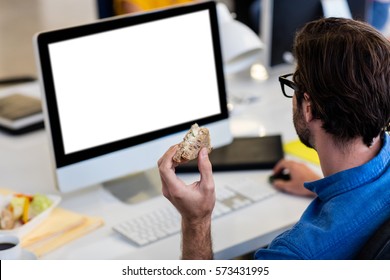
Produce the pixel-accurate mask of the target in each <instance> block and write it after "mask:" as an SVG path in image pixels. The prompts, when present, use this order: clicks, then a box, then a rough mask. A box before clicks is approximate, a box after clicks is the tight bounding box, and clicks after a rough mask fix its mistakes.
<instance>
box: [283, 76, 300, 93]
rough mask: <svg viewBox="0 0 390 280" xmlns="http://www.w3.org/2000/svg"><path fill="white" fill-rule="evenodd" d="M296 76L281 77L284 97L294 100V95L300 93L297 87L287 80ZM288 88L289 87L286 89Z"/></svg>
mask: <svg viewBox="0 0 390 280" xmlns="http://www.w3.org/2000/svg"><path fill="white" fill-rule="evenodd" d="M293 75H294V74H292V73H291V74H286V75H282V76H280V77H279V82H280V86H281V87H282V92H283V95H284V96H286V97H288V98H292V97H293V96H294V93H295V92H296V91H298V87H297V85H296V84H295V83H294V82H293V81H292V80H289V79H287V78H288V77H291V76H293ZM286 86H287V87H286Z"/></svg>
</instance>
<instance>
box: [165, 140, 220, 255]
mask: <svg viewBox="0 0 390 280" xmlns="http://www.w3.org/2000/svg"><path fill="white" fill-rule="evenodd" d="M176 150H177V145H176V146H172V147H171V148H170V149H169V150H168V151H167V152H166V153H165V154H164V155H163V157H162V158H160V159H159V161H158V168H159V172H160V177H161V182H162V192H163V194H164V196H165V197H166V198H167V199H168V200H169V201H170V202H171V203H172V204H173V205H174V206H175V207H176V209H177V210H178V211H179V212H180V214H181V216H182V234H183V256H182V258H183V259H212V257H213V253H212V245H211V214H212V211H213V208H214V205H215V185H214V179H213V174H212V167H211V163H210V161H209V158H208V153H207V149H205V148H203V149H202V150H201V151H200V152H199V156H198V168H199V172H200V180H199V181H197V182H194V183H192V184H190V185H186V184H185V183H184V182H183V181H182V180H180V179H179V178H178V177H177V176H176V174H175V167H176V166H177V163H175V162H174V161H173V160H172V158H173V156H174V154H175V152H176Z"/></svg>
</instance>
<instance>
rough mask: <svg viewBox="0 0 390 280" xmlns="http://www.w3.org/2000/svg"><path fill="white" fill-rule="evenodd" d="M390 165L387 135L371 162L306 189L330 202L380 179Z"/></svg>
mask: <svg viewBox="0 0 390 280" xmlns="http://www.w3.org/2000/svg"><path fill="white" fill-rule="evenodd" d="M389 165H390V136H389V135H388V134H387V133H385V134H384V137H383V146H382V148H381V150H380V151H379V153H378V154H377V155H376V156H375V157H374V158H373V159H372V160H370V161H369V162H367V163H365V164H363V165H360V166H357V167H354V168H351V169H347V170H343V171H340V172H338V173H336V174H333V175H331V176H327V177H325V178H323V179H320V180H317V181H313V182H307V183H305V187H306V188H307V189H308V190H310V191H312V192H314V193H316V194H317V196H318V197H319V198H320V199H322V200H328V199H330V198H331V197H333V196H336V195H338V194H340V193H344V192H347V191H350V190H352V189H355V188H357V187H359V186H361V185H364V184H366V183H367V182H369V181H371V180H372V179H374V178H376V177H379V176H380V175H381V174H382V173H383V172H385V171H386V170H387V169H388V166H389ZM340 182H342V184H340Z"/></svg>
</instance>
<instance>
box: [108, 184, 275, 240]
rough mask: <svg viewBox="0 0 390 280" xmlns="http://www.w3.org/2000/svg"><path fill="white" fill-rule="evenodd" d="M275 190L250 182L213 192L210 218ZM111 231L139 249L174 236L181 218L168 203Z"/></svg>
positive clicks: (224, 213)
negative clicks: (214, 197)
mask: <svg viewBox="0 0 390 280" xmlns="http://www.w3.org/2000/svg"><path fill="white" fill-rule="evenodd" d="M276 193H277V191H276V190H275V189H274V188H272V187H271V186H268V185H260V184H259V183H258V182H256V181H254V180H252V179H245V180H240V181H235V182H232V183H231V184H229V185H225V186H222V187H219V188H218V189H216V202H215V207H214V210H213V214H212V219H213V220H214V219H217V218H219V217H221V216H224V215H228V214H229V213H232V212H235V211H238V210H239V209H242V208H243V207H247V206H249V205H251V204H253V203H258V202H260V201H262V200H264V199H267V198H269V197H271V196H273V195H275V194H276ZM113 229H114V230H115V231H116V232H118V233H120V234H121V235H122V236H124V237H125V238H126V239H128V240H130V241H131V242H132V243H134V244H136V245H138V246H146V245H148V244H150V243H153V242H156V241H158V240H161V239H163V238H167V237H169V236H171V235H174V234H177V233H179V232H180V229H181V217H180V214H179V213H178V211H177V210H176V209H175V207H174V206H173V205H170V204H168V205H167V206H164V207H159V208H157V209H154V210H152V211H150V212H147V213H143V214H141V215H139V216H136V217H132V218H131V219H129V220H126V221H123V222H121V223H119V224H117V225H115V226H114V227H113Z"/></svg>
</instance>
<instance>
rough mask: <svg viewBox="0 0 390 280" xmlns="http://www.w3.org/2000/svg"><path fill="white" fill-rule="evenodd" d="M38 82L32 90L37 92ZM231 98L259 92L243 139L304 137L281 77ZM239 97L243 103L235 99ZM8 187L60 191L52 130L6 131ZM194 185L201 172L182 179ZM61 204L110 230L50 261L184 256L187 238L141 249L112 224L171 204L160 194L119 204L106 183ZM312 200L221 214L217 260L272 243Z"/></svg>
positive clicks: (238, 125) (222, 177) (242, 122)
mask: <svg viewBox="0 0 390 280" xmlns="http://www.w3.org/2000/svg"><path fill="white" fill-rule="evenodd" d="M34 86H35V85H32V87H34ZM227 88H228V92H229V96H230V97H233V96H235V97H237V96H238V95H240V96H245V95H251V98H250V100H252V102H250V103H249V104H236V106H234V109H233V111H232V117H231V128H232V131H233V134H234V135H235V136H254V135H271V134H282V136H283V139H284V141H289V140H292V139H295V138H296V134H295V132H294V129H293V125H292V105H291V100H289V99H287V98H285V97H283V95H282V93H281V92H280V87H279V84H278V81H277V79H276V78H275V77H274V76H273V77H271V78H270V79H269V80H267V81H265V82H256V81H253V80H251V79H250V78H249V77H248V76H246V75H243V76H239V77H235V78H231V79H229V80H228V87H227ZM235 100H237V98H235ZM0 155H1V158H0V174H1V176H0V186H2V187H7V188H11V189H13V190H15V191H19V192H30V193H31V192H43V193H56V192H57V191H56V190H55V189H54V179H53V176H52V173H51V167H50V156H49V149H48V141H47V138H46V134H45V131H44V130H41V131H37V132H34V133H30V134H27V135H24V136H18V137H12V136H8V135H6V134H0ZM268 174H270V171H247V172H229V173H215V182H216V186H217V188H218V186H219V185H222V184H223V183H224V182H227V181H231V180H233V179H237V178H243V177H250V178H253V179H254V180H257V179H258V180H260V178H264V176H265V175H268ZM181 176H182V177H183V179H184V180H188V181H193V180H195V179H196V178H197V175H196V174H185V175H181ZM62 198H63V200H62V202H61V204H60V206H61V207H63V208H66V209H69V210H73V211H76V212H79V213H83V214H88V215H93V216H99V217H102V218H103V219H104V220H105V225H104V226H103V227H101V228H99V229H97V230H95V231H93V232H91V233H89V234H88V235H85V236H83V237H81V238H79V239H77V240H75V241H73V242H71V243H69V244H67V245H65V246H63V247H61V248H59V249H57V250H55V251H53V252H52V253H49V254H47V255H45V256H43V259H178V258H180V240H181V237H180V234H176V235H174V236H171V237H169V238H166V239H164V240H162V241H160V242H157V243H154V244H151V245H148V246H145V247H141V248H140V247H136V246H133V245H132V244H130V243H129V242H127V241H126V240H125V239H124V238H122V237H121V236H120V235H119V234H117V233H116V232H114V231H113V230H112V226H113V225H115V224H117V223H119V222H121V221H123V220H125V219H128V218H129V217H130V216H131V215H132V214H134V213H137V214H138V213H142V212H143V211H147V210H150V209H151V208H153V207H159V206H161V205H164V204H166V203H169V202H168V201H167V200H166V199H165V198H164V197H162V196H159V197H156V198H153V199H151V200H147V201H145V202H143V203H140V204H136V205H128V204H124V203H122V202H120V201H118V200H117V199H116V198H114V197H113V196H112V195H111V194H110V193H108V192H107V191H106V190H105V189H104V188H103V187H102V186H101V185H99V186H94V187H91V188H88V189H86V190H83V191H79V192H75V193H70V194H65V195H62ZM309 203H310V199H307V198H302V197H296V196H291V195H287V194H284V193H278V194H277V195H275V196H273V197H272V198H269V199H267V200H265V201H263V202H260V203H257V204H254V205H251V206H249V207H246V208H243V209H241V210H238V211H236V212H234V213H232V214H229V215H226V216H224V217H220V218H218V219H216V220H215V221H214V222H213V225H212V231H213V245H214V251H215V257H216V258H217V259H230V258H234V257H237V256H239V255H242V254H245V253H248V252H251V251H254V250H256V249H257V248H259V247H262V246H265V245H267V244H268V243H269V242H270V241H271V240H272V239H273V238H274V237H275V236H276V235H277V234H279V233H281V232H283V231H284V230H286V229H287V228H289V227H290V226H291V225H293V224H294V223H295V222H296V221H297V220H298V219H299V217H300V216H301V214H302V212H303V211H304V209H305V208H306V207H307V205H308V204H309Z"/></svg>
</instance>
